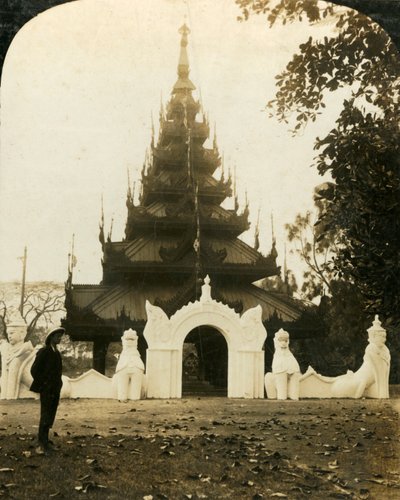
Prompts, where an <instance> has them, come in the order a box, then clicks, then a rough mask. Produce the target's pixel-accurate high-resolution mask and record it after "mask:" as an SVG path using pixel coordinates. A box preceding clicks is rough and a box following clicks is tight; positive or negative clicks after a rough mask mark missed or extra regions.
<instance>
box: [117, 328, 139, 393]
mask: <svg viewBox="0 0 400 500" xmlns="http://www.w3.org/2000/svg"><path fill="white" fill-rule="evenodd" d="M137 342H138V336H137V333H136V332H135V331H134V330H132V329H129V330H125V331H124V333H123V335H122V352H121V355H120V357H119V359H118V363H117V366H116V368H115V375H114V380H115V381H116V382H117V397H118V399H119V401H124V402H125V401H128V399H140V397H141V392H142V384H143V372H144V364H143V361H142V358H141V357H140V354H139V351H138V348H137Z"/></svg>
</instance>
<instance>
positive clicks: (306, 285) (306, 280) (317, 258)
mask: <svg viewBox="0 0 400 500" xmlns="http://www.w3.org/2000/svg"><path fill="white" fill-rule="evenodd" d="M316 221H317V215H316V214H314V213H313V212H311V211H308V212H306V213H305V214H298V215H297V216H296V219H295V221H294V222H293V223H292V224H286V226H285V228H286V231H287V235H288V240H289V241H290V242H291V243H293V245H294V250H292V252H294V253H296V254H297V255H298V256H299V257H300V259H301V260H302V262H303V263H305V264H306V270H305V271H304V272H303V284H302V286H301V289H300V293H301V295H302V296H303V297H304V298H306V299H307V300H313V299H315V298H316V297H318V296H322V295H325V294H331V280H332V278H333V275H332V273H333V269H332V255H333V253H332V252H333V251H334V246H335V242H334V239H333V238H331V237H329V234H330V233H327V234H326V235H323V237H321V235H320V233H319V230H318V226H316V224H315V222H316Z"/></svg>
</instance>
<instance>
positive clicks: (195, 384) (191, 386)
mask: <svg viewBox="0 0 400 500" xmlns="http://www.w3.org/2000/svg"><path fill="white" fill-rule="evenodd" d="M182 394H183V395H185V396H226V394H227V389H226V388H225V387H215V386H214V385H212V384H210V382H207V381H206V380H204V381H202V380H187V381H183V383H182Z"/></svg>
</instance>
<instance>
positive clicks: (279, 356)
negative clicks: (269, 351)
mask: <svg viewBox="0 0 400 500" xmlns="http://www.w3.org/2000/svg"><path fill="white" fill-rule="evenodd" d="M274 345H275V353H274V357H273V359H272V373H271V372H270V373H267V374H266V375H265V389H266V392H267V397H268V398H269V399H276V398H277V399H287V398H290V399H295V400H297V399H299V380H300V366H299V363H298V362H297V360H296V358H295V357H294V356H293V354H292V352H291V351H290V349H289V334H288V332H286V331H285V330H283V329H282V328H281V329H280V330H279V331H277V332H276V333H275V337H274Z"/></svg>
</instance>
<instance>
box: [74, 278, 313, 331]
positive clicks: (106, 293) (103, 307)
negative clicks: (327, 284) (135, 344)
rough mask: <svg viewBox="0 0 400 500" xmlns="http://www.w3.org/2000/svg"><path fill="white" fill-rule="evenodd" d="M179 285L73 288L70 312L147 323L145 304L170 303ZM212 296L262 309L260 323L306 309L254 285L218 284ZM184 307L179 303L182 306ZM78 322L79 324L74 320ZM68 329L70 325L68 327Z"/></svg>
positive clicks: (295, 315)
mask: <svg viewBox="0 0 400 500" xmlns="http://www.w3.org/2000/svg"><path fill="white" fill-rule="evenodd" d="M179 289H180V286H179V285H175V286H174V285H164V284H156V283H155V284H143V285H142V286H140V287H139V286H129V285H119V286H109V287H107V286H102V285H74V286H73V288H72V289H71V290H70V291H68V292H67V293H68V294H69V298H70V300H71V302H72V306H73V309H74V311H75V313H76V314H77V318H76V320H78V318H79V316H80V314H81V315H82V316H84V315H85V313H86V312H88V311H90V312H91V313H93V314H94V315H95V316H97V317H98V318H99V319H101V320H103V321H110V320H111V321H112V320H117V319H118V318H119V317H120V316H121V315H122V314H125V315H126V317H128V318H130V319H131V320H132V321H133V322H138V323H141V322H143V321H147V316H146V309H145V303H146V300H149V302H151V303H152V304H156V303H157V301H159V300H165V301H168V300H171V299H173V298H174V297H175V296H176V295H177V294H178V293H179ZM211 295H212V296H213V298H216V300H219V301H221V302H223V303H225V304H228V305H233V304H235V305H237V304H238V303H241V309H242V312H244V311H246V310H247V309H250V308H252V307H255V306H257V305H258V304H260V305H261V307H262V311H263V313H262V318H263V321H268V319H270V318H271V317H272V316H274V315H278V317H280V318H281V319H282V320H283V321H294V320H296V319H298V318H299V317H300V316H301V314H302V313H303V311H304V310H305V306H304V304H303V303H301V302H300V301H296V300H294V299H291V298H290V297H285V298H283V297H279V294H275V293H273V292H269V291H266V290H263V289H262V288H259V287H257V286H255V285H247V286H245V287H242V288H240V289H238V288H237V287H235V286H233V285H221V284H219V285H217V287H216V288H215V290H214V289H212V291H211ZM183 305H185V304H180V307H182V306H183ZM77 322H79V321H77ZM71 328H73V326H72V325H71Z"/></svg>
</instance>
